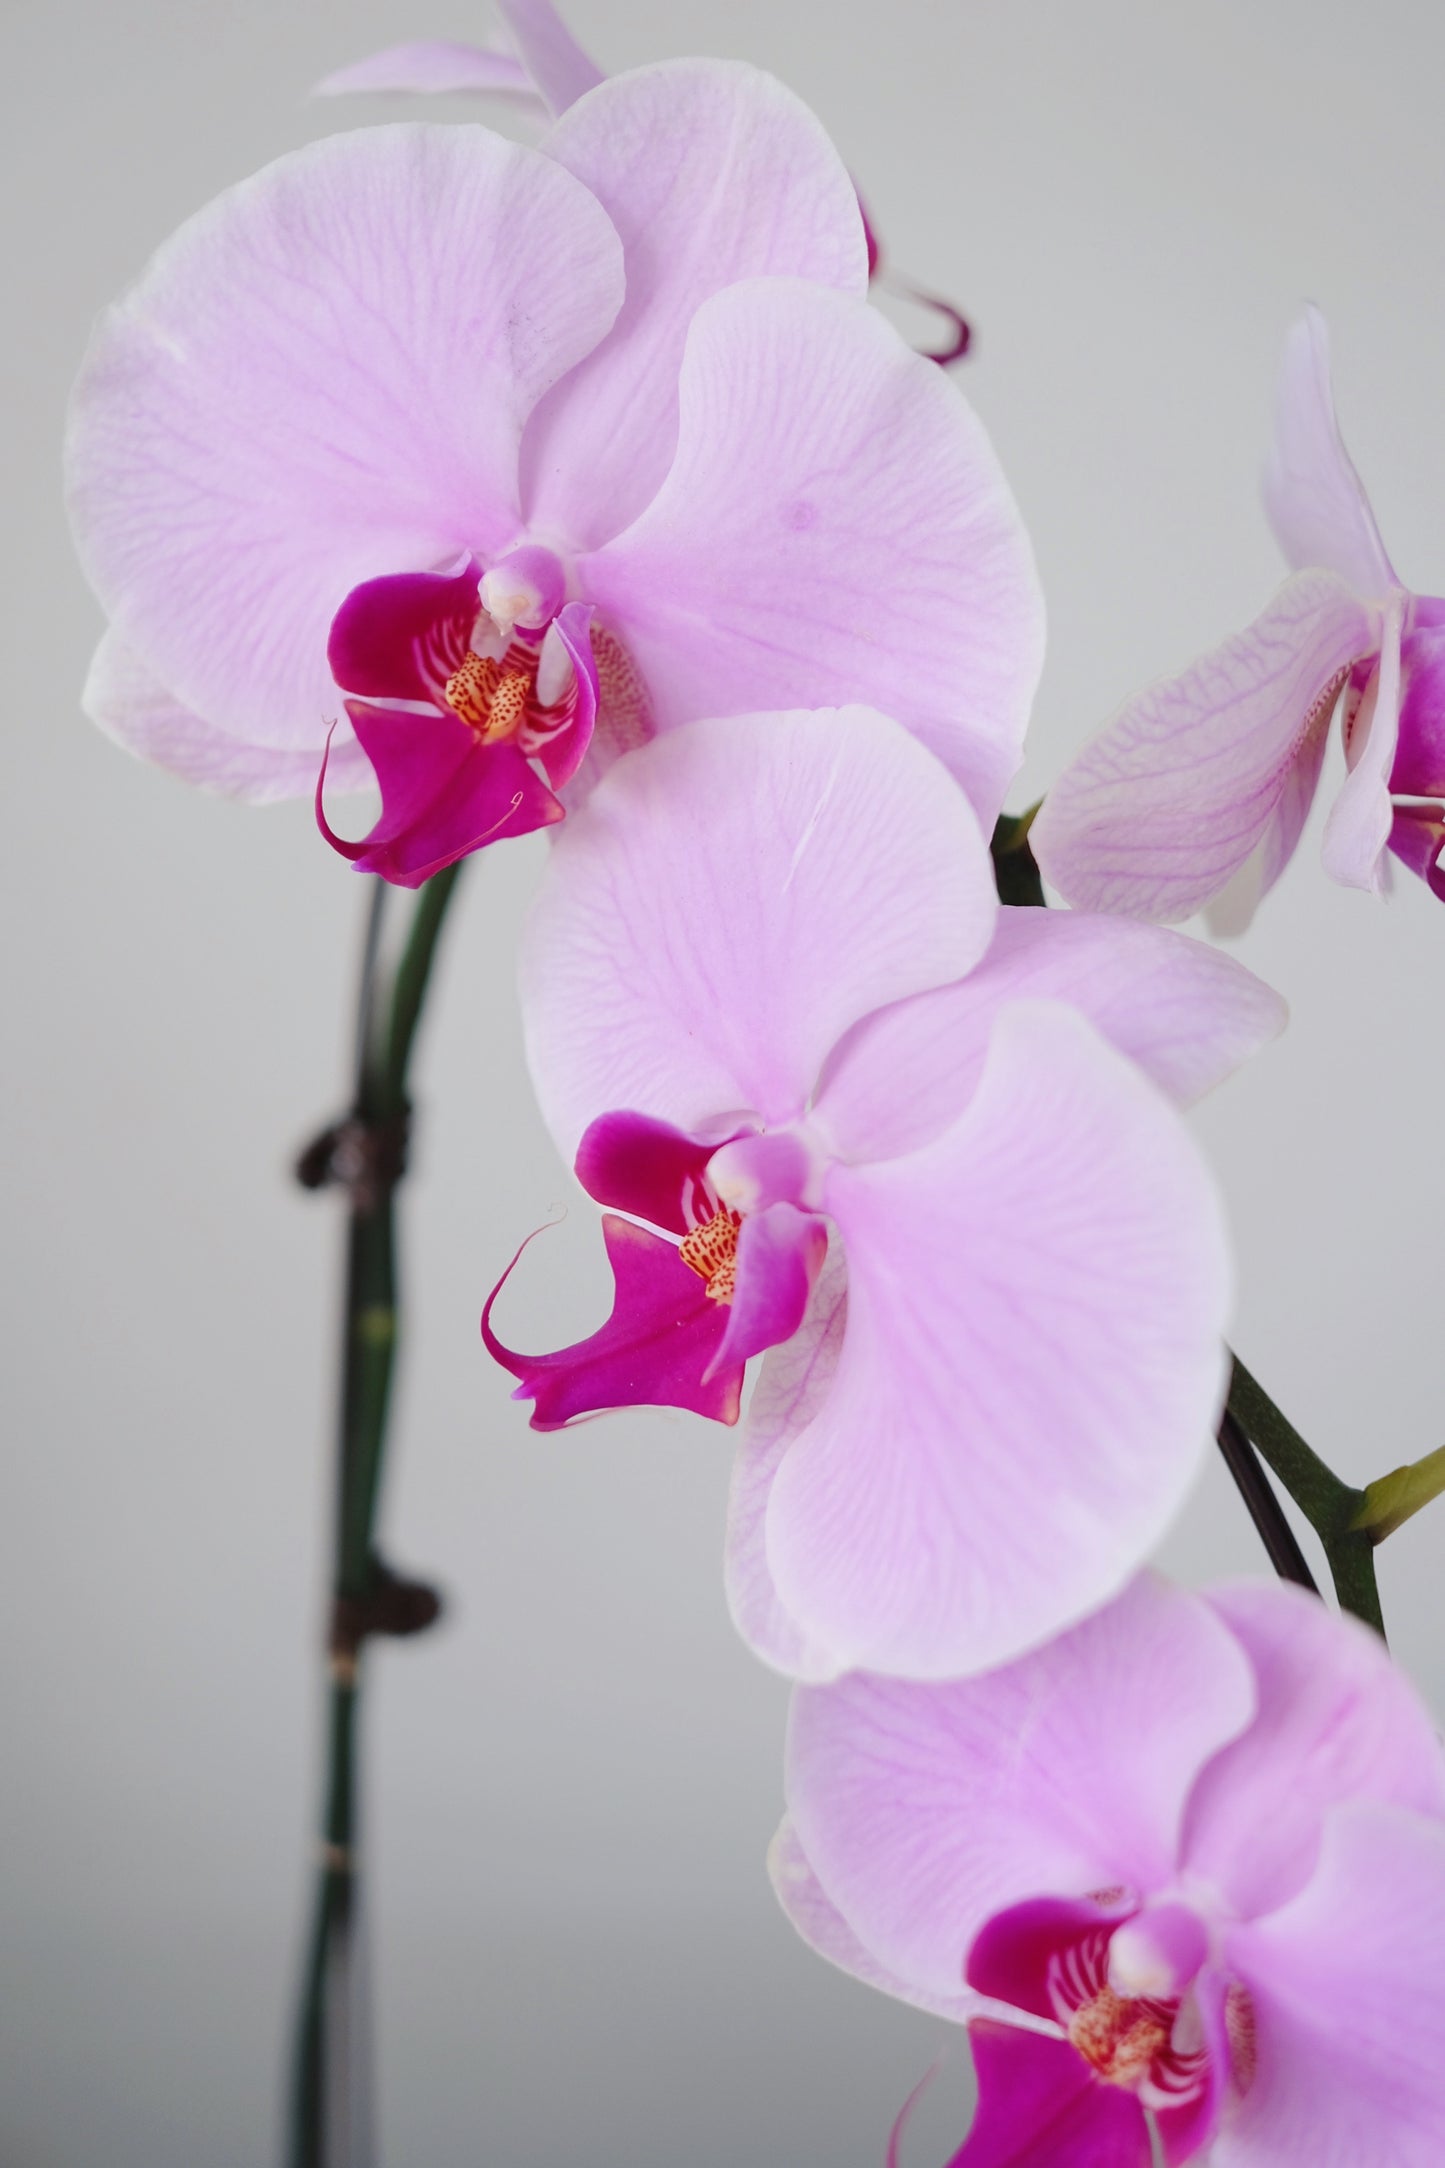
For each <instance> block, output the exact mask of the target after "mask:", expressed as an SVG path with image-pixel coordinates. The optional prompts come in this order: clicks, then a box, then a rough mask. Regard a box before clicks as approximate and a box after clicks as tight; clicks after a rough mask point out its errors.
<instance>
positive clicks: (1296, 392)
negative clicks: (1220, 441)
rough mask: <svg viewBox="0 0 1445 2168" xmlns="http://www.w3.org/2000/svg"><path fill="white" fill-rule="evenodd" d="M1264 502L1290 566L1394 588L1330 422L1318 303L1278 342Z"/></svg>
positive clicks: (1368, 591) (1382, 591) (1376, 591)
mask: <svg viewBox="0 0 1445 2168" xmlns="http://www.w3.org/2000/svg"><path fill="white" fill-rule="evenodd" d="M1264 502H1265V510H1266V511H1267V512H1268V514H1269V521H1270V525H1271V526H1272V527H1273V529H1274V532H1275V539H1276V540H1277V542H1278V543H1279V546H1280V548H1281V549H1282V550H1283V551H1284V554H1285V559H1286V561H1287V562H1288V563H1289V564H1290V565H1291V566H1292V567H1293V569H1294V570H1295V571H1296V572H1302V571H1304V570H1305V569H1306V567H1307V566H1310V565H1323V566H1324V567H1325V568H1326V570H1327V571H1330V572H1333V573H1336V574H1337V575H1338V576H1339V578H1340V579H1342V580H1343V581H1344V582H1345V584H1346V585H1347V586H1349V587H1352V588H1353V589H1354V591H1355V593H1356V594H1357V595H1362V596H1366V597H1372V598H1383V597H1384V596H1385V595H1388V594H1389V592H1390V590H1391V588H1393V587H1398V586H1399V584H1400V583H1399V581H1398V579H1397V578H1396V576H1395V572H1394V568H1393V567H1392V565H1391V563H1390V560H1389V558H1388V557H1387V556H1386V555H1385V545H1384V543H1383V542H1382V541H1381V540H1380V530H1379V528H1378V527H1377V526H1376V525H1375V515H1374V513H1373V512H1372V511H1371V509H1370V500H1369V498H1368V497H1367V496H1366V495H1365V486H1364V483H1363V482H1362V481H1361V480H1360V477H1359V475H1358V474H1357V473H1356V472H1355V468H1354V463H1353V461H1352V460H1351V458H1350V455H1349V453H1348V452H1347V451H1346V450H1345V447H1344V443H1343V440H1342V439H1341V436H1340V431H1339V424H1338V422H1337V421H1336V420H1335V402H1334V394H1333V392H1332V391H1331V389H1330V344H1329V333H1328V332H1327V331H1326V329H1325V320H1324V318H1323V316H1321V314H1320V312H1319V310H1318V309H1314V308H1310V309H1306V310H1305V312H1304V314H1303V316H1302V317H1301V318H1300V320H1299V322H1298V323H1297V324H1296V325H1295V327H1294V329H1293V330H1292V331H1291V332H1290V335H1289V338H1288V340H1287V341H1286V342H1285V350H1284V361H1283V363H1282V365H1281V368H1280V375H1279V388H1278V391H1277V394H1276V403H1275V424H1274V443H1273V446H1272V447H1271V450H1270V455H1269V460H1268V463H1267V465H1266V467H1265V473H1264Z"/></svg>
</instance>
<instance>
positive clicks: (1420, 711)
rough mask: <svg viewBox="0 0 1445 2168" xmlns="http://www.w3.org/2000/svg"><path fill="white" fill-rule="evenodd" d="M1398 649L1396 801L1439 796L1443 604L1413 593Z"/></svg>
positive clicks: (1443, 785)
mask: <svg viewBox="0 0 1445 2168" xmlns="http://www.w3.org/2000/svg"><path fill="white" fill-rule="evenodd" d="M1407 627H1408V629H1407V631H1406V633H1405V637H1404V639H1403V640H1402V642H1401V646H1400V742H1399V744H1398V746H1397V747H1396V748H1395V765H1394V767H1393V768H1392V769H1391V770H1390V789H1391V790H1392V792H1393V793H1394V794H1395V796H1396V797H1397V798H1445V602H1442V601H1439V600H1438V599H1437V598H1436V597H1435V596H1433V595H1416V596H1415V597H1414V599H1413V600H1412V602H1411V604H1410V613H1409V618H1408V620H1407Z"/></svg>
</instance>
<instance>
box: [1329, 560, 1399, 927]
mask: <svg viewBox="0 0 1445 2168" xmlns="http://www.w3.org/2000/svg"><path fill="white" fill-rule="evenodd" d="M1400 615H1401V613H1400V607H1399V604H1398V603H1392V604H1391V606H1390V607H1389V608H1388V609H1387V610H1386V612H1385V630H1384V637H1383V639H1382V640H1381V643H1380V665H1379V668H1378V670H1377V671H1376V672H1375V675H1374V677H1373V678H1372V679H1371V681H1370V686H1369V690H1368V691H1367V692H1366V694H1365V697H1364V701H1363V702H1362V704H1361V707H1360V712H1359V715H1358V716H1357V718H1356V721H1355V727H1354V731H1353V733H1352V735H1351V739H1350V759H1351V763H1352V765H1351V768H1350V772H1349V774H1348V775H1347V776H1346V778H1345V781H1344V785H1343V787H1342V789H1341V791H1340V794H1339V796H1338V798H1336V800H1335V802H1334V804H1333V805H1332V806H1331V807H1330V813H1329V819H1328V820H1327V821H1326V822H1325V833H1324V841H1323V843H1322V845H1321V856H1322V858H1323V860H1324V868H1325V871H1326V873H1327V874H1328V875H1329V876H1330V879H1331V880H1332V881H1340V882H1343V884H1344V885H1345V886H1346V887H1347V888H1363V889H1365V890H1367V891H1368V892H1369V893H1371V894H1372V895H1379V894H1380V893H1381V891H1382V888H1383V878H1382V866H1381V861H1382V860H1383V858H1384V855H1385V848H1386V846H1387V844H1388V843H1389V840H1390V824H1391V821H1392V820H1393V818H1394V811H1393V808H1392V806H1391V804H1390V770H1391V769H1392V767H1393V766H1394V764H1395V746H1396V743H1397V741H1398V738H1399V733H1400Z"/></svg>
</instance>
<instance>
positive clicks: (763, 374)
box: [585, 280, 1043, 830]
mask: <svg viewBox="0 0 1445 2168" xmlns="http://www.w3.org/2000/svg"><path fill="white" fill-rule="evenodd" d="M681 398H682V415H681V422H680V426H679V433H678V448H677V459H676V461H675V462H674V465H673V467H672V470H671V472H670V473H669V475H668V477H667V480H666V482H665V483H664V484H663V486H662V488H661V490H660V491H659V493H658V495H657V497H656V499H655V500H654V502H653V503H652V504H650V505H649V506H648V508H647V510H646V511H645V512H644V513H643V515H642V517H641V518H640V519H639V520H638V521H637V523H636V525H635V526H633V527H631V528H629V529H628V531H627V532H626V533H625V534H623V535H619V536H618V537H617V539H616V540H615V541H613V542H610V543H609V544H608V545H607V547H606V549H604V550H602V551H601V552H599V554H598V555H597V556H596V557H594V558H593V559H592V560H591V561H590V562H589V564H588V565H587V567H586V569H585V579H586V583H587V589H588V593H589V594H590V595H591V597H592V599H593V600H594V601H596V602H597V604H598V605H599V608H600V610H601V612H602V614H603V616H604V618H605V619H606V620H607V622H608V623H609V624H613V625H615V627H616V629H617V631H618V634H619V636H620V637H621V638H622V639H623V640H624V642H625V643H626V645H627V647H628V649H629V651H630V652H631V653H632V654H633V655H635V656H636V658H637V661H638V664H639V666H640V668H641V670H642V674H643V676H644V677H645V678H646V680H647V685H648V690H649V692H650V693H651V695H652V699H653V704H654V706H655V708H656V711H657V717H658V721H659V724H660V725H662V726H663V727H669V726H671V725H675V724H678V723H684V722H691V721H692V720H693V718H694V717H696V716H699V715H716V714H719V713H722V712H737V711H740V710H746V709H748V708H754V707H783V706H788V705H791V704H798V705H801V704H804V703H808V704H813V703H817V702H821V701H843V700H863V701H870V702H872V703H873V704H874V705H875V706H877V707H880V708H882V709H883V710H884V711H885V712H886V713H888V714H891V715H896V716H897V718H898V720H899V721H900V722H902V723H904V724H906V725H907V727H908V728H909V729H910V730H912V731H913V732H914V733H915V735H917V736H918V737H920V738H921V739H922V740H923V742H924V743H925V744H926V745H928V746H930V747H931V748H932V750H933V751H934V752H935V753H937V754H938V755H939V757H940V759H941V760H942V761H943V762H944V764H945V765H946V766H947V767H948V768H949V769H951V771H952V772H953V774H954V775H956V776H957V777H958V779H959V781H960V782H961V783H962V784H963V785H964V788H965V789H966V790H967V791H968V792H969V795H970V797H971V798H972V800H973V804H974V808H975V811H976V812H977V813H978V815H979V818H980V820H981V821H982V822H983V824H984V827H985V829H986V830H987V829H988V828H991V827H992V824H993V822H994V820H995V818H996V817H997V814H998V811H999V807H1000V805H1001V803H1002V799H1003V793H1004V790H1005V789H1006V787H1007V784H1008V782H1009V779H1010V778H1011V776H1012V775H1013V773H1014V771H1015V769H1016V768H1017V766H1018V760H1019V750H1020V746H1021V744H1022V741H1023V732H1024V725H1025V723H1026V721H1027V719H1028V713H1029V707H1030V703H1031V701H1032V699H1033V693H1034V687H1035V685H1036V683H1037V680H1038V673H1039V666H1040V662H1041V660H1042V651H1043V609H1042V603H1041V600H1040V596H1039V589H1038V582H1037V578H1036V576H1035V573H1034V566H1033V559H1032V556H1031V553H1030V550H1029V545H1028V540H1027V537H1026V536H1025V534H1024V530H1023V526H1022V523H1021V522H1020V519H1019V515H1018V511H1017V509H1016V507H1015V505H1014V502H1013V499H1012V497H1011V496H1010V494H1009V490H1008V486H1007V484H1006V483H1005V481H1004V479H1003V475H1002V473H1001V471H1000V469H999V466H998V462H997V460H996V459H995V457H994V454H993V451H992V448H991V446H990V445H989V442H988V439H987V437H986V436H985V434H984V432H983V428H982V426H981V424H980V423H979V421H978V420H977V418H976V416H975V415H974V413H973V411H972V409H971V408H970V407H969V406H968V404H967V403H966V401H965V400H964V399H963V397H962V396H961V394H960V393H959V392H958V391H957V390H956V389H955V387H954V386H953V385H952V384H951V383H950V382H949V381H948V379H947V378H946V377H945V376H944V374H943V372H942V371H941V370H939V369H936V368H935V367H934V366H933V364H932V363H931V362H928V361H925V360H924V359H923V358H922V357H921V356H920V355H918V354H914V353H911V352H910V351H909V349H908V348H907V347H906V346H905V345H904V344H903V341H902V340H901V339H900V338H899V337H898V335H897V333H896V332H894V331H892V330H891V329H890V328H889V326H888V325H887V324H886V323H885V322H884V321H883V319H882V318H881V317H880V316H878V315H877V314H876V313H875V312H874V311H873V310H872V309H870V308H869V307H868V306H867V305H866V304H864V303H862V302H859V301H855V300H853V299H851V298H850V297H849V296H847V295H844V294H838V293H828V292H825V291H823V290H822V289H821V288H819V287H816V286H805V285H802V284H800V283H798V282H796V281H791V280H788V281H785V280H776V281H770V282H767V283H763V282H760V281H754V282H750V283H748V284H745V285H741V286H737V287H734V288H733V289H732V290H731V291H729V292H728V293H725V294H719V295H718V296H717V297H716V298H715V299H714V300H712V301H709V302H707V303H706V304H705V306H704V307H703V308H702V309H700V310H699V312H698V315H697V317H696V319H695V320H694V323H693V327H692V331H691V333H690V335H689V338H688V345H687V353H686V357H685V359H684V362H683V371H682V385H681Z"/></svg>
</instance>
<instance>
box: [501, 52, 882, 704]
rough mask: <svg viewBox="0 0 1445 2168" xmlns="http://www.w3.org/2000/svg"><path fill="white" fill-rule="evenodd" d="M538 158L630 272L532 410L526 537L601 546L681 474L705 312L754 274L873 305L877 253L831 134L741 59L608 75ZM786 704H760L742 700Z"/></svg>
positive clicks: (525, 459)
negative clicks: (589, 346) (600, 212)
mask: <svg viewBox="0 0 1445 2168" xmlns="http://www.w3.org/2000/svg"><path fill="white" fill-rule="evenodd" d="M543 148H544V149H545V150H546V151H547V152H548V154H549V155H550V156H551V157H553V158H555V159H556V160H557V161H558V162H559V164H561V165H563V166H565V167H566V168H567V170H568V172H570V173H574V174H575V175H576V176H577V178H578V180H579V181H582V182H583V183H584V184H585V185H586V187H587V188H588V189H589V190H590V191H591V193H592V194H593V195H594V196H595V197H596V198H597V200H598V202H599V203H601V205H602V207H603V209H604V210H605V211H606V212H607V213H608V214H609V216H610V217H611V219H612V221H613V223H614V225H615V226H616V228H617V230H618V232H619V233H620V234H621V236H622V246H623V251H624V260H625V263H626V268H627V298H626V300H625V301H624V303H623V305H622V309H621V312H620V313H619V315H618V318H617V321H616V323H615V324H614V326H613V328H612V330H611V332H610V333H609V335H608V337H607V338H606V339H604V340H603V342H602V344H601V345H600V346H599V347H598V348H597V349H596V351H595V352H594V353H592V354H590V355H589V356H588V358H587V360H586V361H585V362H583V363H582V364H581V366H580V367H578V368H576V369H574V370H573V371H572V373H571V375H570V376H569V377H568V378H567V379H566V381H565V382H564V383H561V384H559V385H558V386H557V387H556V389H555V391H553V392H552V393H551V394H550V396H549V397H548V398H547V399H546V400H545V401H544V402H543V403H542V405H541V406H539V407H538V409H537V412H536V414H535V415H534V416H533V419H532V422H531V425H530V426H529V428H528V431H527V436H526V440H525V442H524V445H523V448H522V477H523V483H522V486H523V495H524V505H525V509H526V513H527V519H528V522H529V524H531V525H533V526H535V527H537V528H538V529H539V530H542V531H556V532H558V533H561V534H565V535H567V536H568V537H569V538H570V539H571V540H572V542H574V543H575V544H576V545H577V546H578V547H579V548H583V549H593V548H595V547H596V546H597V544H599V543H600V542H604V541H606V539H607V538H608V536H609V535H615V534H617V533H618V532H619V531H620V530H621V529H622V528H624V527H626V526H628V525H630V523H631V522H632V521H633V520H634V519H635V518H636V517H637V515H638V513H639V512H641V511H642V510H643V508H644V507H645V506H646V505H647V504H648V503H649V501H650V500H651V498H652V497H653V496H654V495H655V494H656V492H657V490H658V487H659V486H660V484H661V482H662V480H663V478H664V476H665V475H666V473H667V470H668V467H669V465H670V464H671V462H672V457H673V452H674V450H675V448H676V444H677V418H678V372H679V370H680V369H681V367H682V361H683V347H684V342H685V341H686V339H687V336H688V327H689V325H690V324H691V322H692V319H693V317H694V316H695V314H696V313H697V310H698V309H699V307H700V306H701V305H702V303H703V302H705V301H706V300H707V299H708V297H709V296H710V295H713V294H716V293H718V292H719V291H720V290H721V289H722V288H723V287H726V286H731V285H734V284H735V283H736V282H737V281H738V280H739V279H753V278H759V277H796V278H800V279H808V280H810V281H812V282H813V283H815V284H817V285H819V286H828V287H840V288H841V289H842V290H843V291H844V292H845V293H848V294H853V295H857V296H861V295H862V294H863V293H864V291H865V289H866V287H867V282H868V270H867V252H866V249H865V246H864V240H863V223H862V219H861V218H860V216H859V212H858V200H857V197H856V196H855V194H854V192H853V184H852V182H851V181H850V180H849V178H848V174H847V171H846V169H845V167H844V165H843V162H842V160H841V159H840V158H839V156H838V153H837V152H836V151H835V150H834V148H833V146H832V144H831V143H830V142H829V140H828V137H827V135H826V134H825V133H824V130H823V128H822V125H821V123H820V122H819V121H818V120H817V118H816V116H815V115H814V114H812V113H811V112H809V110H808V108H807V107H806V106H805V105H804V104H803V103H802V101H801V100H800V99H799V98H796V97H795V96H794V95H793V93H792V92H791V91H790V90H787V89H785V88H784V86H783V85H782V84H781V83H779V82H776V81H775V80H774V78H773V77H772V76H770V75H764V74H763V73H762V71H761V70H760V69H757V68H750V67H746V66H745V65H744V64H743V63H742V62H741V61H727V60H672V61H664V62H661V63H659V64H657V65H656V66H653V67H647V68H639V69H637V70H635V71H634V72H633V73H632V74H630V75H619V76H614V77H613V78H612V79H611V80H610V81H609V82H606V83H604V84H603V85H602V86H601V88H600V89H598V90H595V91H593V92H592V93H591V94H590V95H589V96H588V97H586V98H584V99H583V100H582V101H581V102H580V103H579V104H577V105H575V106H573V107H572V108H571V110H570V111H569V112H568V113H567V114H566V115H565V116H564V117H563V119H562V120H560V121H559V122H558V124H557V126H556V127H555V128H554V129H553V130H552V132H551V134H550V135H549V136H548V137H547V138H546V141H545V143H544V145H543ZM790 698H791V695H788V696H785V700H786V699H790ZM739 704H740V705H742V704H743V703H739ZM783 704H785V701H778V700H774V699H772V698H771V697H770V696H768V695H766V694H765V695H763V696H762V697H761V698H759V699H757V700H752V699H750V700H749V701H748V702H747V703H746V705H748V706H764V705H769V706H779V705H783ZM704 712H707V713H716V712H717V710H716V706H715V705H713V706H712V707H709V708H707V709H705V710H704Z"/></svg>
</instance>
